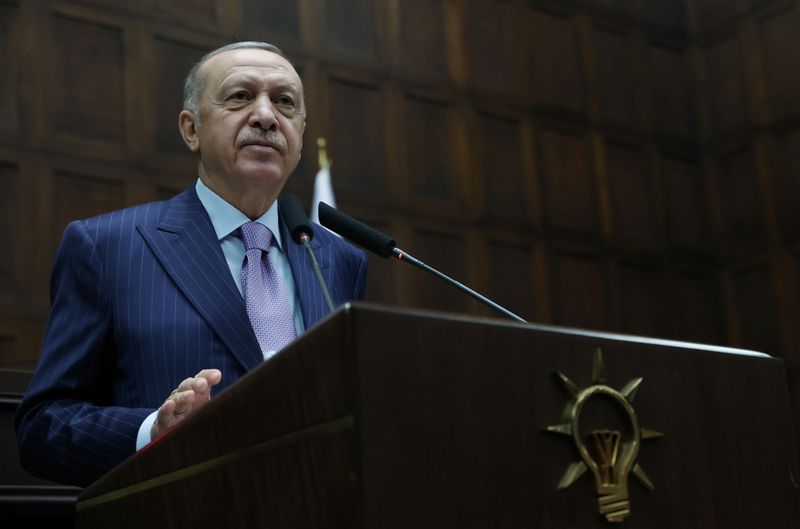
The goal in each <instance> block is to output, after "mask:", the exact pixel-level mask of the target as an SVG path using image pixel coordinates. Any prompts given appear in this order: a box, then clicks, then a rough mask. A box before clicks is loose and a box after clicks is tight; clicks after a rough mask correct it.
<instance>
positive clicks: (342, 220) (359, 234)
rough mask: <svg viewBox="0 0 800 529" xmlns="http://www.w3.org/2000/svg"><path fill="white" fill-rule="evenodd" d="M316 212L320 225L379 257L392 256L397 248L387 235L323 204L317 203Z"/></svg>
mask: <svg viewBox="0 0 800 529" xmlns="http://www.w3.org/2000/svg"><path fill="white" fill-rule="evenodd" d="M318 211H319V222H320V224H322V225H323V226H325V227H326V228H328V229H329V230H331V231H335V232H336V233H338V234H339V235H341V236H342V237H344V238H346V239H349V240H351V241H353V242H354V243H356V244H358V245H359V246H362V247H364V248H366V249H367V250H369V251H371V252H374V253H376V254H378V255H380V256H381V257H389V256H390V255H392V250H394V248H395V246H397V243H395V241H394V239H392V238H391V237H389V236H388V235H386V234H384V233H381V232H379V231H378V230H376V229H375V228H371V227H369V226H367V225H366V224H364V223H363V222H361V221H359V220H356V219H354V218H353V217H351V216H349V215H345V214H344V213H342V212H341V211H339V210H338V209H336V208H332V207H331V206H329V205H328V204H326V203H325V202H320V203H319V210H318Z"/></svg>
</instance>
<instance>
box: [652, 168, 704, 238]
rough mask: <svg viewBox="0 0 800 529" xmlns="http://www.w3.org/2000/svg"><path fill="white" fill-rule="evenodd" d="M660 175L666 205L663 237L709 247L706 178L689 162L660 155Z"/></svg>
mask: <svg viewBox="0 0 800 529" xmlns="http://www.w3.org/2000/svg"><path fill="white" fill-rule="evenodd" d="M661 176H662V181H663V183H664V184H663V187H664V195H665V203H666V205H667V206H666V207H667V212H666V213H667V237H668V240H669V242H670V243H671V244H673V245H676V246H682V247H685V248H691V249H693V250H698V251H703V250H705V251H710V248H708V247H707V246H708V241H709V240H710V239H711V236H712V230H711V226H710V222H711V219H710V217H709V215H708V206H707V204H708V202H709V199H708V196H707V193H706V188H707V186H706V179H705V178H704V176H703V174H702V173H701V171H700V167H698V166H697V165H696V164H694V163H691V162H686V161H684V160H679V159H674V158H662V160H661Z"/></svg>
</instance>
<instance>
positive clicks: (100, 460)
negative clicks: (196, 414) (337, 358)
mask: <svg viewBox="0 0 800 529" xmlns="http://www.w3.org/2000/svg"><path fill="white" fill-rule="evenodd" d="M281 236H282V240H283V241H285V242H284V246H285V249H286V255H287V258H288V260H289V263H290V266H291V269H292V275H293V276H294V280H295V287H296V289H297V293H298V297H299V299H300V305H301V308H302V313H303V320H304V322H305V326H306V328H309V327H311V326H312V325H314V324H315V323H316V322H317V321H318V320H319V319H321V318H322V317H323V316H325V314H326V307H325V304H324V301H323V298H322V294H321V291H320V290H319V286H318V285H317V283H316V278H315V277H314V275H313V271H312V268H311V263H310V259H309V258H308V256H307V255H306V253H305V251H304V250H303V249H302V248H301V247H300V246H299V245H296V244H294V243H293V242H292V241H291V238H290V236H289V233H288V231H287V230H286V227H285V226H284V225H283V223H281ZM312 245H313V247H314V252H315V254H316V256H317V259H318V261H319V264H320V267H321V268H322V271H323V275H324V276H325V279H326V281H327V282H328V285H329V288H330V291H331V297H332V298H333V301H334V304H339V303H342V302H344V301H347V300H349V299H360V298H362V297H363V293H364V283H365V279H366V259H365V256H364V254H363V253H362V252H360V251H359V250H356V249H354V248H352V247H351V246H350V245H349V244H347V243H345V242H343V241H341V240H340V239H338V238H337V237H334V236H332V235H330V234H329V233H327V232H326V230H324V229H318V230H316V231H315V237H314V239H313V241H312ZM51 296H52V311H51V315H50V321H49V322H48V327H47V332H46V335H45V341H44V345H43V348H42V353H41V357H40V361H39V362H40V363H39V368H38V369H37V371H36V374H35V375H34V378H33V381H32V382H31V385H30V387H29V388H28V391H27V393H26V395H25V398H24V400H23V402H22V404H21V406H20V409H19V412H18V414H17V418H16V425H17V438H18V442H19V447H20V456H21V459H22V462H23V465H24V466H25V467H26V468H27V469H28V470H29V471H30V472H32V473H33V474H36V475H39V476H42V477H45V478H48V479H52V480H55V481H60V482H64V483H72V484H77V485H86V484H88V483H91V482H92V481H94V480H95V479H97V478H98V477H100V476H101V475H102V474H104V473H105V472H107V471H108V470H110V469H111V468H113V467H114V466H115V465H117V464H118V463H120V462H121V461H122V460H123V459H125V458H126V457H128V456H130V455H131V454H132V453H133V452H134V449H135V443H136V434H137V431H138V429H139V426H140V425H141V423H142V421H143V420H144V419H145V417H146V416H147V415H149V414H150V413H151V412H153V411H154V409H155V408H157V407H158V406H160V405H161V403H162V402H163V401H164V399H165V398H166V397H167V396H168V395H169V393H170V391H172V389H174V388H175V387H176V386H177V385H178V383H180V381H181V380H183V379H184V378H186V377H189V376H194V375H195V374H196V373H197V372H198V371H200V370H201V369H205V368H217V369H220V370H221V371H222V373H223V378H222V382H221V383H220V385H219V386H217V387H216V390H215V392H218V391H220V390H222V389H224V388H225V387H226V386H228V385H230V384H231V383H232V382H234V381H235V380H236V379H238V378H239V377H240V376H241V375H243V374H244V373H245V372H247V371H248V370H250V369H252V368H253V367H255V366H257V365H258V364H259V363H260V362H262V360H263V356H262V353H261V350H260V348H259V345H258V342H257V341H256V337H255V334H254V333H253V330H252V327H251V326H250V322H249V320H248V317H247V312H246V310H245V305H244V301H243V299H242V296H241V294H240V293H239V291H238V290H237V288H236V285H235V283H234V281H233V278H232V277H231V273H230V269H229V268H228V266H227V264H226V262H225V258H224V256H223V253H222V249H221V248H220V244H219V241H218V240H217V237H216V235H215V233H214V229H213V227H212V225H211V221H210V219H209V218H208V214H207V213H206V211H205V209H204V208H203V206H202V204H201V203H200V201H199V199H198V198H197V194H196V192H195V189H194V186H192V187H190V188H189V189H187V190H186V191H184V192H183V193H181V194H180V195H178V196H177V197H175V198H173V199H171V200H167V201H164V202H155V203H151V204H145V205H141V206H136V207H133V208H130V209H125V210H121V211H116V212H113V213H108V214H104V215H100V216H98V217H94V218H91V219H88V220H85V221H76V222H73V223H71V224H70V225H69V226H68V227H67V229H66V231H65V233H64V237H63V240H62V242H61V246H60V248H59V250H58V254H57V256H56V261H55V265H54V268H53V275H52V280H51Z"/></svg>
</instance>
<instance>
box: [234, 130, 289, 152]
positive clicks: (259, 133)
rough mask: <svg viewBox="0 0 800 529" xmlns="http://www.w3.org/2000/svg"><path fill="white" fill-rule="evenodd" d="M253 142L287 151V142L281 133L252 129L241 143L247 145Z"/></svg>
mask: <svg viewBox="0 0 800 529" xmlns="http://www.w3.org/2000/svg"><path fill="white" fill-rule="evenodd" d="M253 141H257V142H261V143H266V144H268V145H269V146H270V147H272V148H274V149H277V150H279V151H281V152H284V151H285V150H286V140H285V139H284V137H283V136H282V135H281V134H280V133H278V132H276V131H274V130H262V129H257V128H253V129H250V131H248V133H247V134H245V136H244V137H243V138H242V141H241V143H242V144H246V143H249V142H253Z"/></svg>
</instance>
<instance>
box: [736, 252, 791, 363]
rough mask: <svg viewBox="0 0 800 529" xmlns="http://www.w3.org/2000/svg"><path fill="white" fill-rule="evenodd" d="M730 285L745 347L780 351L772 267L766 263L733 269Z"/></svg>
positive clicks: (765, 350)
mask: <svg viewBox="0 0 800 529" xmlns="http://www.w3.org/2000/svg"><path fill="white" fill-rule="evenodd" d="M733 288H734V295H735V298H736V306H737V307H738V309H739V310H738V316H739V322H738V323H739V326H740V328H741V339H742V345H743V346H744V347H747V348H750V349H755V350H757V351H764V352H767V353H770V354H777V353H779V352H780V351H781V349H782V348H781V329H780V324H779V323H778V321H779V320H778V311H777V307H778V304H777V299H776V295H775V280H774V277H773V270H772V268H771V266H770V265H769V264H768V263H764V264H758V265H755V266H752V267H748V268H744V269H742V270H738V271H735V272H734V274H733Z"/></svg>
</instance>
